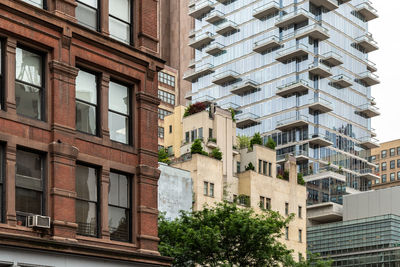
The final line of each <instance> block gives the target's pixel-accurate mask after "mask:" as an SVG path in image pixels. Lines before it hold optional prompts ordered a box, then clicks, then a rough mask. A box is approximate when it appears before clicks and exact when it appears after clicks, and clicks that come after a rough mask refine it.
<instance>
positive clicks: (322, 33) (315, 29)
mask: <svg viewBox="0 0 400 267" xmlns="http://www.w3.org/2000/svg"><path fill="white" fill-rule="evenodd" d="M306 35H310V36H311V37H313V38H314V39H320V40H326V39H328V38H329V32H328V29H327V28H325V27H322V26H321V25H320V24H311V25H308V26H305V27H302V28H299V29H297V30H295V31H294V32H292V33H289V34H287V35H285V36H283V37H282V39H283V40H286V39H289V38H293V37H296V38H299V37H302V36H306Z"/></svg>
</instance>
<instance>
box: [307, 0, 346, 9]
mask: <svg viewBox="0 0 400 267" xmlns="http://www.w3.org/2000/svg"><path fill="white" fill-rule="evenodd" d="M310 3H312V4H314V5H316V6H323V7H324V8H325V9H327V10H329V11H332V10H335V9H337V8H339V5H338V2H337V1H336V0H310Z"/></svg>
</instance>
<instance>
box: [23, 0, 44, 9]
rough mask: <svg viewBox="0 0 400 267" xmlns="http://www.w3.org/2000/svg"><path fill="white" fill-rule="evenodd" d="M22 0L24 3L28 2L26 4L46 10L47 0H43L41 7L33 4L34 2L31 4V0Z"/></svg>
mask: <svg viewBox="0 0 400 267" xmlns="http://www.w3.org/2000/svg"><path fill="white" fill-rule="evenodd" d="M22 1H23V2H25V3H28V4H30V5H32V6H35V7H37V8H42V9H44V10H47V0H43V6H42V7H39V6H37V5H35V4H33V3H32V1H30V0H22Z"/></svg>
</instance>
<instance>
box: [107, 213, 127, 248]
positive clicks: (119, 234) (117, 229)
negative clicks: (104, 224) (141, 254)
mask: <svg viewBox="0 0 400 267" xmlns="http://www.w3.org/2000/svg"><path fill="white" fill-rule="evenodd" d="M129 224H130V222H129V210H126V209H123V208H116V207H109V209H108V227H109V230H110V238H111V240H118V241H125V242H126V241H129Z"/></svg>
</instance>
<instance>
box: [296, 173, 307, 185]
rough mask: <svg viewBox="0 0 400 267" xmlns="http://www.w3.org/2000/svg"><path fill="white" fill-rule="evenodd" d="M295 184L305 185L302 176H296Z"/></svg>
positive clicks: (299, 174)
mask: <svg viewBox="0 0 400 267" xmlns="http://www.w3.org/2000/svg"><path fill="white" fill-rule="evenodd" d="M297 183H298V184H299V185H305V184H306V182H305V181H304V178H303V174H301V173H298V174H297Z"/></svg>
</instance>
